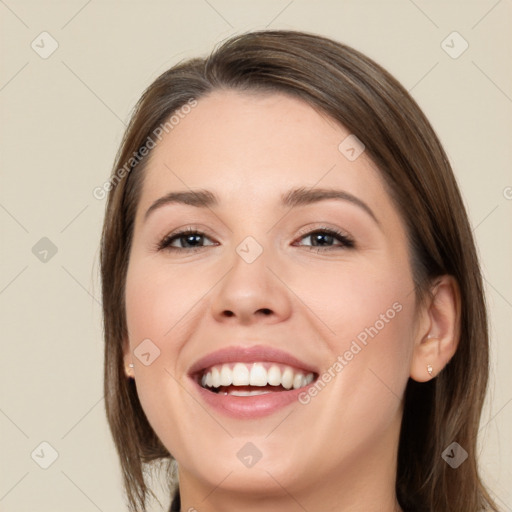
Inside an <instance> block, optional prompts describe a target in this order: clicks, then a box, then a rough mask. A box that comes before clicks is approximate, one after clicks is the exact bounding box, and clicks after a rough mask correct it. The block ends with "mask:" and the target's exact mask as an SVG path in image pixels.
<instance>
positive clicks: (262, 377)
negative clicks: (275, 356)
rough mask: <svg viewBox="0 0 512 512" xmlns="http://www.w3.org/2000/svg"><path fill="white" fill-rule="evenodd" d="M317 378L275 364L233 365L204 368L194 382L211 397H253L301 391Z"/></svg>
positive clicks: (226, 364) (304, 371) (225, 364)
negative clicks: (208, 392) (215, 395)
mask: <svg viewBox="0 0 512 512" xmlns="http://www.w3.org/2000/svg"><path fill="white" fill-rule="evenodd" d="M317 377H318V375H317V374H316V373H312V372H307V371H306V370H299V369H297V368H293V367H291V366H288V365H282V364H278V363H270V362H254V363H241V362H233V363H224V364H220V365H215V366H211V367H209V368H205V369H204V370H203V371H202V372H200V373H199V374H197V376H196V380H197V382H198V384H199V385H200V386H201V387H202V388H204V389H206V390H208V391H211V392H212V393H216V394H222V395H232V396H255V395H264V394H268V393H276V392H286V391H290V390H295V389H300V388H303V387H305V386H308V385H309V384H311V383H312V382H313V381H314V380H316V378H317Z"/></svg>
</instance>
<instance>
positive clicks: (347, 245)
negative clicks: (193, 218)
mask: <svg viewBox="0 0 512 512" xmlns="http://www.w3.org/2000/svg"><path fill="white" fill-rule="evenodd" d="M316 234H321V235H328V236H333V237H334V238H336V239H338V241H339V242H341V244H340V245H335V246H333V247H315V246H312V245H311V246H305V247H308V249H309V250H311V251H315V250H316V252H325V251H332V250H336V249H353V248H354V247H355V242H354V240H353V239H352V238H351V237H349V236H347V235H345V234H344V233H341V232H340V231H337V230H336V229H333V228H324V227H321V228H318V229H314V230H312V231H307V232H306V233H301V234H300V236H299V239H302V238H306V237H308V236H313V235H316ZM192 235H198V236H206V235H205V233H202V232H201V231H198V230H195V229H193V228H187V229H185V230H183V231H179V232H178V233H172V234H170V235H167V236H166V237H165V238H164V239H163V240H162V241H160V242H159V243H158V245H157V250H158V251H163V250H166V251H171V252H175V251H189V252H197V251H200V250H202V249H204V248H206V247H208V246H202V247H191V248H183V247H172V246H171V243H172V242H174V241H175V240H177V239H180V238H181V237H184V236H192Z"/></svg>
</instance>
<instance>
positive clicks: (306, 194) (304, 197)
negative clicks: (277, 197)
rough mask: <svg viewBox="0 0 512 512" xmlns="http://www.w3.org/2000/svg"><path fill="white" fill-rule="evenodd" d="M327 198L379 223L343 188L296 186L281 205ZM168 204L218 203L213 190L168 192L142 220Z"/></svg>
mask: <svg viewBox="0 0 512 512" xmlns="http://www.w3.org/2000/svg"><path fill="white" fill-rule="evenodd" d="M329 199H337V200H340V201H348V202H349V203H352V204H354V205H356V206H358V207H359V208H361V209H362V210H364V211H365V212H366V213H367V214H368V215H369V216H370V217H371V218H372V219H373V220H374V221H375V222H376V223H377V224H379V225H380V223H379V221H378V219H377V217H376V216H375V214H374V213H373V210H372V209H371V208H370V207H369V206H368V205H367V204H366V203H365V202H364V201H362V200H361V199H359V198H358V197H356V196H354V195H352V194H350V193H349V192H346V191H344V190H338V189H332V188H310V189H306V188H304V187H301V188H296V189H293V190H289V191H288V192H286V193H284V194H281V205H282V206H284V207H288V208H296V207H298V206H305V205H310V204H314V203H318V202H320V201H326V200H329ZM168 204H186V205H189V206H195V207H197V208H214V207H216V206H218V205H219V199H218V197H217V196H216V195H215V194H214V193H213V192H211V191H210V190H204V189H199V190H194V191H180V192H169V193H168V194H166V195H165V196H162V197H160V198H159V199H157V200H156V201H155V202H154V203H153V204H152V205H151V206H150V207H149V208H148V209H147V210H146V213H145V214H144V220H146V219H147V218H148V217H149V215H150V214H151V213H152V212H153V211H154V210H156V209H157V208H161V207H162V206H165V205H168Z"/></svg>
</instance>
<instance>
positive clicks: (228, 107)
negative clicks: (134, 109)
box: [141, 90, 391, 209]
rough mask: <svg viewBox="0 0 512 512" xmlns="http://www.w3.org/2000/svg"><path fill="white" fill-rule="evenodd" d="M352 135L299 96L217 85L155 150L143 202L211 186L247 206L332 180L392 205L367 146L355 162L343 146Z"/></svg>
mask: <svg viewBox="0 0 512 512" xmlns="http://www.w3.org/2000/svg"><path fill="white" fill-rule="evenodd" d="M175 119H178V118H177V117H176V118H175ZM351 137H352V138H353V135H351V134H350V132H349V131H348V130H347V129H346V128H345V127H344V126H342V125H340V124H339V123H337V122H336V121H334V120H333V119H332V118H330V117H329V116H327V115H326V114H324V113H321V112H319V111H317V110H316V109H314V108H313V107H311V106H310V105H309V104H308V103H306V102H304V101H302V100H300V99H297V98H294V97H292V96H289V95H285V94H281V93H279V94H278V93H252V92H251V93H246V92H243V93H241V92H238V91H232V90H221V91H215V92H213V93H211V94H209V95H208V96H206V97H203V98H200V99H199V100H198V102H197V106H195V107H193V108H191V109H190V111H189V112H188V113H187V114H186V115H182V116H180V117H179V122H178V123H177V124H174V125H173V128H172V130H170V131H169V133H167V134H166V135H164V137H163V138H162V140H161V141H160V142H159V143H158V144H157V146H156V147H155V148H154V149H153V151H152V154H151V157H150V159H149V162H148V166H147V170H146V176H145V179H144V186H143V193H142V197H141V206H142V207H144V206H145V205H148V204H149V203H150V202H151V201H153V200H154V199H155V198H156V197H159V196H160V195H162V194H163V193H165V192H168V191H170V190H184V189H194V188H204V189H208V190H212V191H214V192H215V193H217V195H219V196H220V197H221V198H222V197H225V198H226V199H229V200H230V201H232V202H236V201H238V202H240V204H241V205H245V206H248V204H247V201H248V200H254V201H259V202H260V203H261V202H262V201H267V200H271V199H272V197H274V198H275V199H276V200H277V199H278V198H279V197H280V194H281V193H282V192H285V191H286V190H289V189H291V188H296V187H307V188H311V187H315V186H318V187H324V188H325V187H330V186H332V187H336V188H340V187H342V188H343V189H345V190H347V191H348V192H350V193H351V194H353V195H356V196H359V197H360V198H361V199H364V200H365V201H369V202H371V203H372V204H373V205H374V206H375V207H376V208H377V209H379V207H381V208H384V209H385V208H386V207H387V208H390V207H391V205H390V199H389V197H387V194H386V193H385V191H384V187H383V180H382V178H381V176H380V172H379V171H378V170H377V169H376V167H375V166H374V165H373V163H372V162H371V160H370V159H369V158H368V157H367V155H366V154H365V152H363V153H362V154H361V155H360V156H359V157H358V158H356V159H355V160H350V159H349V158H347V156H346V153H344V152H343V150H344V149H346V145H347V141H348V144H350V143H351V141H352V140H353V139H351ZM340 144H341V146H340ZM355 149H356V150H358V149H360V148H359V147H356V148H355ZM349 156H350V154H349Z"/></svg>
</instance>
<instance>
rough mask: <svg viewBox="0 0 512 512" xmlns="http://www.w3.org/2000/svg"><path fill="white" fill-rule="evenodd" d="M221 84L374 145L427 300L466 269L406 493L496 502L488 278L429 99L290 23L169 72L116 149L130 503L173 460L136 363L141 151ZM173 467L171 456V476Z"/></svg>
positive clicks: (105, 250)
mask: <svg viewBox="0 0 512 512" xmlns="http://www.w3.org/2000/svg"><path fill="white" fill-rule="evenodd" d="M219 89H235V90H238V91H248V92H253V91H262V92H272V91H274V92H281V93H287V94H290V95H293V96H295V97H297V98H300V99H302V100H303V101H305V102H307V103H308V104H310V105H311V106H313V107H314V108H316V109H317V110H318V111H320V112H323V113H325V114H327V115H328V116H330V117H331V118H333V119H334V120H336V121H338V122H339V123H341V124H342V125H343V126H345V127H346V128H347V129H348V130H349V131H350V132H351V133H353V134H355V135H356V136H357V137H358V138H359V139H360V140H361V141H362V142H363V143H364V144H365V146H366V153H367V154H368V155H369V156H370V158H371V160H372V161H373V162H374V164H375V165H376V166H377V167H378V169H379V170H380V172H381V174H382V176H383V177H384V180H385V182H386V183H387V186H388V189H389V191H390V194H391V196H392V198H393V200H394V202H395V204H396V206H397V208H398V209H399V211H400V213H401V215H402V217H403V219H404V220H405V222H406V225H407V231H408V238H409V242H410V246H411V262H412V270H413V278H414V282H415V284H416V294H417V299H418V302H420V301H421V300H422V298H423V297H424V296H425V294H426V293H428V290H429V288H430V286H431V285H432V283H433V280H434V279H435V278H436V277H437V276H441V275H444V274H448V275H452V276H454V278H455V280H456V281H457V283H458V286H459V289H460V294H461V308H462V310H461V324H460V342H459V346H458V349H457V351H456V353H455V355H454V356H453V358H452V359H451V361H450V362H449V363H448V365H447V366H446V367H445V368H444V369H443V370H442V371H441V372H440V373H439V375H438V376H437V377H436V378H435V379H432V380H431V381H429V382H426V383H418V382H415V381H413V380H411V379H409V382H408V384H407V387H406V391H405V397H404V413H403V420H402V428H401V434H400V443H399V450H398V467H397V475H396V493H397V496H398V500H399V503H400V505H401V506H402V508H403V509H404V510H411V511H415V512H419V511H436V512H442V511H448V510H449V511H451V512H457V511H460V512H476V511H480V510H493V511H496V510H497V508H496V505H495V504H494V503H493V501H492V499H491V498H490V496H489V494H488V493H487V491H486V490H485V488H484V486H483V485H482V483H481V480H480V477H479V474H478V468H477V457H476V456H477V453H476V439H477V432H478V427H479V421H480V414H481V410H482V405H483V401H484V397H485V393H486V386H487V379H488V364H489V363H488V330H487V316H486V308H485V302H484V295H483V287H482V277H481V273H480V269H479V264H478V259H477V254H476V250H475V244H474V240H473V236H472V231H471V228H470V225H469V221H468V218H467V214H466V210H465V207H464V204H463V201H462V199H461V195H460V192H459V189H458V187H457V184H456V181H455V178H454V175H453V172H452V169H451V167H450V164H449V162H448V159H447V156H446V154H445V152H444V150H443V148H442V147H441V144H440V142H439V140H438V138H437V136H436V134H435V132H434V130H433V129H432V127H431V125H430V124H429V122H428V120H427V119H426V117H425V116H424V114H423V113H422V111H421V110H420V108H419V107H418V105H417V104H416V102H415V101H414V100H413V99H412V98H411V96H410V95H409V94H408V92H407V91H406V90H405V89H404V88H403V87H402V86H401V85H400V84H399V83H398V82H397V81H396V80H395V79H394V78H393V77H392V76H391V75H390V74H389V73H388V72H387V71H385V70H384V69H383V68H382V67H380V66H379V65H378V64H376V63H375V62H373V61H372V60H371V59H369V58H368V57H366V56H364V55H362V54H361V53H359V52H358V51H356V50H354V49H352V48H350V47H348V46H346V45H343V44H341V43H338V42H336V41H333V40H330V39H328V38H325V37H322V36H318V35H315V34H310V33H305V32H297V31H284V30H282V31H278V30H268V31H256V32H250V33H246V34H242V35H237V36H234V37H232V38H230V39H229V40H227V41H226V42H224V43H223V44H222V45H220V46H219V47H218V48H217V49H216V50H215V51H214V52H213V53H212V54H211V55H210V56H209V57H207V58H204V59H200V58H196V59H191V60H188V61H186V62H182V63H179V64H178V65H176V66H174V67H173V68H171V69H169V70H168V71H166V72H164V73H163V74H162V75H161V76H159V77H158V78H157V79H156V80H155V81H154V82H153V83H152V84H151V85H150V86H149V87H148V89H147V90H146V91H145V92H144V94H143V95H142V97H141V99H140V100H139V102H138V103H137V105H136V108H135V111H134V113H133V115H132V118H131V121H130V124H129V126H128V128H127V130H126V133H125V136H124V139H123V141H122V144H121V147H120V149H119V152H118V154H117V158H116V163H115V165H114V169H113V172H112V177H111V180H112V182H114V183H113V184H114V185H115V186H111V187H109V188H110V192H109V195H108V201H107V205H106V215H105V223H104V227H103V235H102V243H101V273H102V287H103V288H102V291H103V314H104V328H105V382H104V391H105V400H106V402H105V403H106V412H107V418H108V422H109V425H110V429H111V432H112V435H113V438H114V442H115V445H116V448H117V451H118V453H119V457H120V461H121V467H122V471H123V477H124V483H125V487H126V491H127V496H128V501H129V506H130V510H145V504H146V498H147V496H148V493H150V494H152V495H153V496H154V494H153V493H152V491H151V490H150V488H149V487H148V485H147V483H146V482H145V479H144V469H145V466H143V465H144V464H145V463H149V462H151V461H157V460H160V461H167V462H172V461H173V458H172V455H171V454H170V453H169V452H168V450H167V449H166V448H165V446H163V444H162V443H161V441H160V440H159V438H158V437H157V435H156V434H155V432H154V431H153V429H152V428H151V426H150V424H149V422H148V420H147V418H146V416H145V413H144V411H143V409H142V407H141V404H140V402H139V399H138V396H137V391H136V387H135V382H134V381H133V380H132V379H128V378H127V377H126V375H125V373H124V364H123V363H124V362H123V346H124V345H123V344H124V343H126V340H127V338H128V333H127V327H126V313H125V300H124V299H125V297H124V293H125V280H126V271H127V266H128V260H129V254H130V247H131V239H132V234H133V223H134V217H135V211H136V207H137V203H138V198H139V195H140V190H141V185H142V177H143V172H144V168H145V164H146V162H147V159H148V156H149V155H150V154H151V153H150V152H149V155H148V154H146V155H145V156H141V153H143V152H142V149H143V148H146V151H147V146H146V145H147V141H148V138H151V137H152V134H154V133H155V130H157V129H158V127H159V126H161V125H162V124H164V123H165V122H166V121H167V120H169V119H170V117H171V116H172V115H173V114H174V113H175V112H177V110H178V109H180V108H182V107H183V106H184V105H186V104H187V102H190V101H193V100H194V99H196V100H197V99H199V98H201V97H204V96H205V95H207V94H208V93H210V92H212V91H215V90H219ZM134 155H135V156H136V157H135V158H134ZM127 162H129V163H130V164H129V166H128V169H127V167H126V163H127ZM123 166H124V167H123ZM122 169H125V172H124V174H122V178H123V179H119V172H120V171H121V170H122ZM126 169H127V170H126ZM453 441H456V442H457V443H459V445H461V446H462V447H463V448H464V450H466V452H467V453H468V459H467V460H466V461H465V462H464V463H463V464H462V465H460V466H459V467H458V468H457V469H452V468H451V467H450V466H449V465H448V464H447V463H446V462H445V461H444V460H443V459H442V457H441V454H442V452H443V450H445V448H446V447H447V446H449V445H450V444H451V443H452V442H453ZM173 466H174V464H169V466H168V478H169V480H170V478H171V474H172V472H173ZM174 469H175V468H174ZM169 489H170V490H171V487H170V488H169ZM177 502H179V491H178V494H177V497H176V499H175V505H176V504H177Z"/></svg>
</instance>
